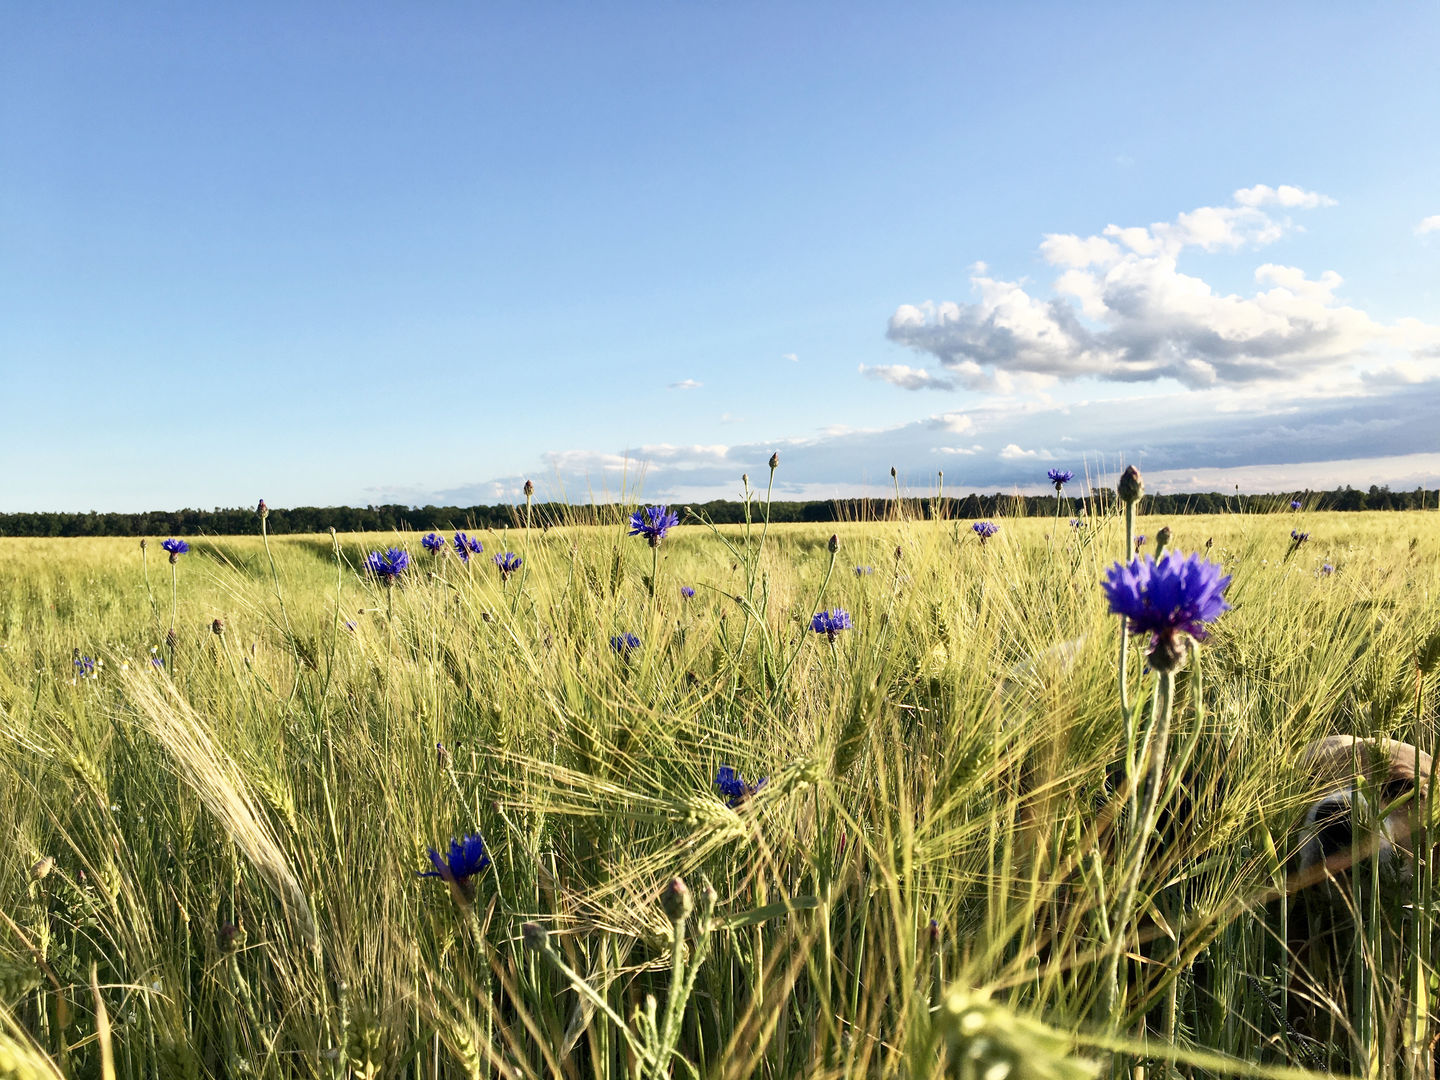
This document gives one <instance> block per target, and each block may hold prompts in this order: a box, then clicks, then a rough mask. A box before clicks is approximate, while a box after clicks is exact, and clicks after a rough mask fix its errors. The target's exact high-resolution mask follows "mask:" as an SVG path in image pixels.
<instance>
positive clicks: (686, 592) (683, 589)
mask: <svg viewBox="0 0 1440 1080" xmlns="http://www.w3.org/2000/svg"><path fill="white" fill-rule="evenodd" d="M680 595H681V596H683V597H684V598H685V599H686V600H693V599H695V590H694V589H692V588H691V587H690V586H689V585H681V586H680Z"/></svg>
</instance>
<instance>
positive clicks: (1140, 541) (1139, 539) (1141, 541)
mask: <svg viewBox="0 0 1440 1080" xmlns="http://www.w3.org/2000/svg"><path fill="white" fill-rule="evenodd" d="M1144 546H1145V534H1144V533H1140V534H1138V535H1137V536H1136V537H1135V554H1137V555H1138V554H1140V549H1141V548H1142V547H1144Z"/></svg>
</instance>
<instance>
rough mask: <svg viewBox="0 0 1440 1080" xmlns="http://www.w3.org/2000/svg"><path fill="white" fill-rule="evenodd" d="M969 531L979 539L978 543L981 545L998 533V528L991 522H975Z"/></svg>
mask: <svg viewBox="0 0 1440 1080" xmlns="http://www.w3.org/2000/svg"><path fill="white" fill-rule="evenodd" d="M970 529H971V531H972V532H974V534H975V535H976V536H978V537H979V538H980V543H982V544H983V543H985V541H986V540H989V539H990V538H991V537H992V536H994V535H995V534H996V533H998V532H999V531H1000V526H999V525H996V524H995V523H994V522H993V521H977V522H975V524H974V525H971V526H970Z"/></svg>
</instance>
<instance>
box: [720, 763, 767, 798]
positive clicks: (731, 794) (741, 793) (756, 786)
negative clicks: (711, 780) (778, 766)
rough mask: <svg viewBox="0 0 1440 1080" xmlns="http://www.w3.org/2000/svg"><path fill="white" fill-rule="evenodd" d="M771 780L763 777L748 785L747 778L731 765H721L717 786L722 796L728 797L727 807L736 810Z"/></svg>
mask: <svg viewBox="0 0 1440 1080" xmlns="http://www.w3.org/2000/svg"><path fill="white" fill-rule="evenodd" d="M769 779H770V778H769V777H768V776H762V777H761V778H760V779H759V780H757V781H755V783H753V784H747V783H746V782H745V778H744V777H743V776H741V775H740V774H739V773H738V772H737V771H736V770H735V769H733V768H731V767H730V766H729V765H721V766H720V771H719V772H717V773H716V774H715V786H716V787H717V788H719V789H720V794H721V795H724V796H725V797H726V802H727V805H729V806H730V808H731V809H734V808H735V807H737V806H739V805H740V804H741V803H743V802H744V801H745V800H746V799H748V798H750V796H752V795H754V794H755V793H756V792H757V791H759V790H760V789H761V788H762V787H764V786H765V782H766V781H767V780H769Z"/></svg>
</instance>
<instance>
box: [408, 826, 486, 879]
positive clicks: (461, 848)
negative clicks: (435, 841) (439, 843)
mask: <svg viewBox="0 0 1440 1080" xmlns="http://www.w3.org/2000/svg"><path fill="white" fill-rule="evenodd" d="M425 850H426V851H428V852H430V862H431V864H432V865H433V866H434V867H435V869H434V870H423V871H421V870H417V871H416V872H415V875H416V877H438V878H442V879H444V880H445V881H454V882H460V881H464V880H465V879H466V878H469V877H474V876H475V875H476V874H478V873H480V871H481V870H484V869H485V868H486V867H487V866H489V865H490V853H489V852H487V851H486V850H485V841H484V839H483V838H482V837H481V836H480V834H479V833H471V834H470V835H468V836H466V837H465V838H464V839H462V840H451V841H450V852H449V854H448V855H441V854H440V852H438V851H436V850H435V849H434V848H433V847H427V848H426V849H425Z"/></svg>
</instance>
